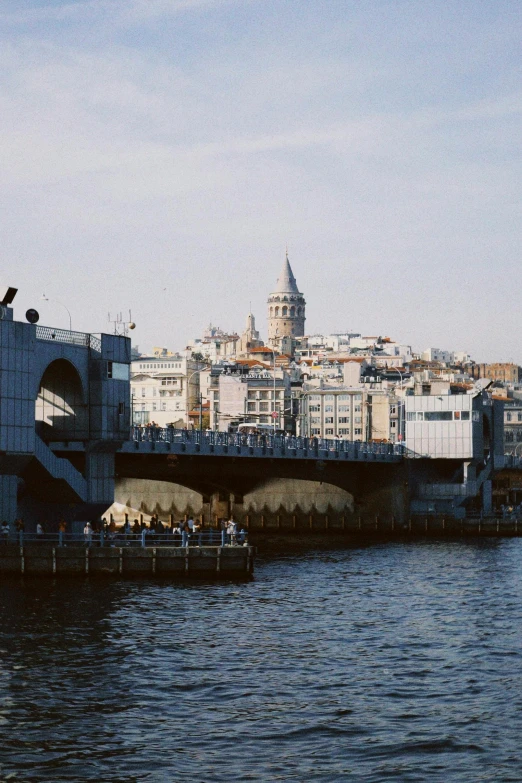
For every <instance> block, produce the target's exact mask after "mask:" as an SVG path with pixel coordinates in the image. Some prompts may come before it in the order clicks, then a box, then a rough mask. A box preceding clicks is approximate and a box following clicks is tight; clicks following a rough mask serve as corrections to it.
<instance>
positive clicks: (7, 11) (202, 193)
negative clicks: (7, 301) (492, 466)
mask: <svg viewBox="0 0 522 783" xmlns="http://www.w3.org/2000/svg"><path fill="white" fill-rule="evenodd" d="M0 36H1V39H0V70H1V74H2V77H1V78H0V101H1V103H0V163H1V165H0V209H1V215H2V219H1V221H0V253H1V255H2V259H1V275H0V279H1V281H2V283H4V284H7V285H11V286H15V287H18V289H19V293H18V295H17V298H16V300H15V302H14V305H15V317H16V318H19V319H23V318H24V313H25V310H26V309H27V308H29V307H35V308H36V309H37V310H38V311H39V312H40V315H41V319H40V322H41V323H43V324H49V325H53V326H57V327H59V326H63V327H67V326H68V315H67V312H66V309H65V307H64V305H65V306H66V307H68V308H69V310H70V312H71V320H72V326H73V329H77V330H80V331H91V332H99V331H111V326H110V324H109V323H108V313H111V314H112V316H113V317H114V316H115V314H116V313H119V312H121V313H123V316H124V318H128V312H129V310H130V311H131V312H132V320H133V321H135V322H136V330H135V331H134V332H133V342H134V343H136V344H137V345H138V346H139V348H140V350H141V351H148V350H150V349H151V348H152V346H155V345H162V346H166V347H168V348H170V349H182V348H184V347H185V345H186V343H187V342H188V340H189V339H191V338H193V337H198V336H201V334H202V332H203V330H204V329H205V328H206V326H207V325H208V324H209V323H210V322H211V323H212V324H214V325H217V326H220V327H221V328H223V329H224V330H227V331H238V332H240V331H242V330H243V329H244V325H245V321H246V316H247V314H248V312H249V309H250V307H251V308H252V312H253V313H254V315H255V316H256V323H257V328H258V329H259V330H260V331H261V337H262V338H265V339H266V336H267V324H266V311H267V307H266V300H267V297H268V294H269V293H270V291H271V290H272V289H273V288H274V286H275V282H276V279H277V277H278V274H279V271H280V269H281V266H282V263H283V261H284V256H285V249H286V247H287V246H288V252H289V258H290V262H291V264H292V268H293V271H294V274H295V276H296V278H297V283H298V286H299V288H300V290H301V291H302V292H303V293H304V294H305V297H306V301H307V322H306V331H307V333H309V334H314V333H325V334H326V333H331V332H343V331H347V330H350V331H354V332H361V333H363V334H372V335H389V336H390V337H392V338H394V339H396V340H397V341H400V342H403V343H407V344H411V345H412V346H413V348H414V350H423V349H425V348H427V347H439V348H443V349H447V350H463V351H468V352H469V353H471V355H472V356H473V358H475V359H476V360H477V361H511V360H513V361H515V362H518V363H522V346H521V340H520V323H521V308H520V298H521V283H522V264H521V254H520V249H521V246H522V243H521V239H522V236H521V235H522V229H521V226H522V220H521V195H522V176H521V175H522V171H521V168H522V166H521V154H520V153H521V140H522V133H521V115H522V82H521V70H522V60H521V58H520V40H521V39H522V4H521V3H518V2H516V1H515V0H495V2H493V3H492V2H491V0H459V1H458V2H453V1H452V0H432V2H426V1H425V0H76V1H75V0H66V1H64V2H60V1H59V0H53V1H52V2H51V0H40V1H39V2H38V1H37V0H3V2H2V3H1V4H0ZM43 294H45V295H46V296H47V298H48V300H49V301H43V300H42V295H43Z"/></svg>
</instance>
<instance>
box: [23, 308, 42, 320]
mask: <svg viewBox="0 0 522 783" xmlns="http://www.w3.org/2000/svg"><path fill="white" fill-rule="evenodd" d="M25 317H26V319H27V320H28V321H29V323H30V324H37V323H38V321H39V320H40V314H39V313H38V311H37V310H34V309H33V308H32V307H31V308H30V309H29V310H28V311H27V312H26V314H25Z"/></svg>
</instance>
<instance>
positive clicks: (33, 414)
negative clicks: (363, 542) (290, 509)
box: [0, 307, 492, 523]
mask: <svg viewBox="0 0 522 783" xmlns="http://www.w3.org/2000/svg"><path fill="white" fill-rule="evenodd" d="M1 315H2V316H3V317H2V318H1V319H0V362H1V365H0V368H1V374H0V519H6V520H8V521H10V522H12V521H13V520H14V519H15V518H16V517H18V516H22V517H24V518H25V520H26V521H27V522H31V521H32V523H34V522H35V521H36V520H41V519H48V520H50V521H52V520H55V521H56V520H57V519H58V518H59V517H61V516H63V517H65V518H66V519H68V520H72V519H84V520H85V519H89V518H94V517H96V516H98V515H99V514H100V513H102V512H103V511H104V510H105V509H106V508H107V507H108V506H110V505H111V504H112V502H113V501H114V497H115V494H114V493H115V482H116V481H121V480H123V479H127V478H128V479H150V480H155V481H162V482H168V483H170V484H176V485H178V486H179V485H180V486H182V487H187V488H189V489H192V490H194V491H195V492H197V493H199V494H200V495H201V497H202V498H203V504H204V505H205V506H206V512H205V513H206V514H208V518H209V519H212V518H213V517H215V516H220V515H222V516H226V515H227V514H228V512H229V509H230V508H231V506H233V507H234V508H235V509H238V510H240V508H241V504H242V502H243V498H244V496H245V495H246V494H248V493H250V492H252V491H253V490H255V489H256V488H259V487H262V486H264V485H266V483H267V482H268V481H269V480H271V479H290V480H298V481H308V482H314V486H317V487H319V486H320V485H331V486H332V487H334V488H335V487H337V488H339V489H340V490H344V491H345V492H347V493H349V494H350V496H351V497H352V498H353V499H354V500H353V503H354V508H355V509H356V512H357V513H365V514H366V515H373V514H378V513H379V512H380V511H381V510H382V509H386V511H387V513H390V514H393V515H394V516H395V517H396V518H397V519H401V518H405V516H406V515H407V514H408V513H409V510H410V507H411V504H412V503H413V502H414V501H413V500H412V499H413V498H414V497H415V493H416V492H417V494H418V492H419V491H421V492H423V493H424V496H423V497H424V499H423V500H422V502H423V503H424V504H425V505H424V506H422V508H423V509H424V508H426V507H428V506H426V504H431V503H437V504H438V505H439V507H443V506H444V504H446V506H447V507H448V508H450V509H452V508H453V507H456V506H458V505H461V506H463V505H465V504H467V503H469V501H470V498H471V495H472V494H477V492H482V493H483V490H484V487H486V486H487V485H488V481H489V477H490V474H491V471H492V467H491V465H492V463H491V464H489V465H486V468H485V467H484V465H482V464H481V463H480V459H476V460H475V461H474V464H473V465H471V466H470V465H467V463H465V461H464V460H463V459H461V460H442V459H432V460H430V459H420V460H418V459H409V457H411V456H415V455H413V454H411V453H409V452H408V451H407V450H406V449H404V447H403V446H402V445H393V444H387V443H386V444H384V443H365V442H360V441H358V442H350V441H345V440H337V439H328V440H322V439H316V438H310V439H308V438H300V437H294V436H282V435H260V436H257V435H244V434H237V435H231V434H228V433H220V432H198V431H191V432H189V431H186V430H174V429H171V428H166V429H159V428H155V427H150V428H145V429H142V428H137V427H136V428H132V427H131V422H130V416H131V405H130V384H129V377H130V374H129V366H130V355H131V350H130V348H131V346H130V340H129V339H128V338H126V337H123V336H119V335H106V334H100V335H92V334H85V333H82V332H72V331H66V330H60V329H53V328H51V327H45V326H39V325H35V324H33V323H21V322H17V321H15V320H14V318H13V311H12V309H11V308H10V307H3V309H1ZM477 404H478V403H477ZM488 415H490V414H488ZM484 421H485V419H484ZM486 423H487V422H486ZM423 426H424V425H423ZM430 426H431V425H430ZM473 426H477V427H482V424H481V423H480V422H479V423H478V424H476V425H475V424H473ZM484 426H485V425H484ZM477 432H478V430H477ZM463 471H464V472H465V473H466V475H464V473H463ZM463 475H464V478H463ZM490 483H491V482H489V484H490ZM434 485H437V486H436V487H434ZM455 498H456V500H455ZM471 499H472V498H471Z"/></svg>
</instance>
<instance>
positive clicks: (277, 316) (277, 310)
mask: <svg viewBox="0 0 522 783" xmlns="http://www.w3.org/2000/svg"><path fill="white" fill-rule="evenodd" d="M275 317H276V318H279V307H276V309H275Z"/></svg>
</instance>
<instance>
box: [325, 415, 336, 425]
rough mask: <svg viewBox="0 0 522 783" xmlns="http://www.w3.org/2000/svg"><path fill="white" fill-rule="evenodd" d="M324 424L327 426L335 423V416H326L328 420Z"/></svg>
mask: <svg viewBox="0 0 522 783" xmlns="http://www.w3.org/2000/svg"><path fill="white" fill-rule="evenodd" d="M324 423H325V424H333V423H334V420H333V416H326V418H325V420H324Z"/></svg>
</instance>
